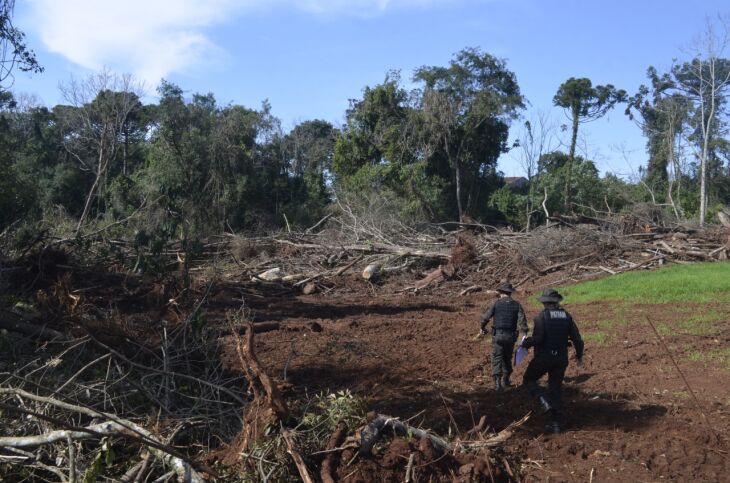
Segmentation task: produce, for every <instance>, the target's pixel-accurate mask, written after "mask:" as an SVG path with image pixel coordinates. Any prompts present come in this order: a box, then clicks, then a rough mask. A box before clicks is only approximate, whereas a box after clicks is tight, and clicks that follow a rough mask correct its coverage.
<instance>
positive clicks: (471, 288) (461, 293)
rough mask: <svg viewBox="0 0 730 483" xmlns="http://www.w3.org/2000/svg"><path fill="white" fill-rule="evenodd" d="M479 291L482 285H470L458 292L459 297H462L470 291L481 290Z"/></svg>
mask: <svg viewBox="0 0 730 483" xmlns="http://www.w3.org/2000/svg"><path fill="white" fill-rule="evenodd" d="M481 291H482V287H480V286H479V285H472V286H471V287H467V288H465V289H464V290H462V291H461V292H459V297H463V296H464V295H469V294H470V293H474V292H481Z"/></svg>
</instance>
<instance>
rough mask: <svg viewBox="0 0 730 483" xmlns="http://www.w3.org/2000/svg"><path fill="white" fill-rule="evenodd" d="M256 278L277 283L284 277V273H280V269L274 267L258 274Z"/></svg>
mask: <svg viewBox="0 0 730 483" xmlns="http://www.w3.org/2000/svg"><path fill="white" fill-rule="evenodd" d="M256 277H257V278H260V279H261V280H266V281H267V282H278V281H279V280H281V279H282V278H283V277H284V273H283V272H282V270H281V268H279V267H276V268H272V269H270V270H266V271H265V272H262V273H259V274H258V275H257V276H256Z"/></svg>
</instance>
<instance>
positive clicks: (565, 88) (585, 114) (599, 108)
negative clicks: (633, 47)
mask: <svg viewBox="0 0 730 483" xmlns="http://www.w3.org/2000/svg"><path fill="white" fill-rule="evenodd" d="M625 100H626V91H624V90H623V89H618V90H617V89H616V88H615V87H614V86H613V85H611V84H606V85H605V86H602V85H598V86H595V87H594V86H593V83H592V82H591V80H590V79H586V78H585V77H584V78H580V79H576V78H574V77H571V78H570V79H568V80H567V81H565V82H563V83H562V84H561V85H560V87H559V88H558V92H557V94H555V96H554V97H553V104H555V105H556V106H558V107H562V108H563V109H565V111H566V114H567V116H568V119H569V120H570V121H571V137H570V151H569V152H568V169H567V173H566V177H565V189H564V192H565V193H564V198H563V199H564V200H565V207H564V209H565V210H566V211H568V210H571V209H572V206H571V196H572V188H571V182H572V169H573V162H574V160H575V147H576V144H577V142H578V126H579V125H580V124H582V123H585V122H590V121H595V120H596V119H599V118H601V117H603V116H604V115H605V114H606V113H607V112H608V111H609V110H610V109H611V108H613V107H614V106H615V105H616V104H617V103H618V102H624V101H625Z"/></svg>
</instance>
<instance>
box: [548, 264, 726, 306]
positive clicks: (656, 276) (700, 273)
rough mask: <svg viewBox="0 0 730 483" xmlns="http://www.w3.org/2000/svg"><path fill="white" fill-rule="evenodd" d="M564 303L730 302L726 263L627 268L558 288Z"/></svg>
mask: <svg viewBox="0 0 730 483" xmlns="http://www.w3.org/2000/svg"><path fill="white" fill-rule="evenodd" d="M560 292H561V293H562V294H563V295H564V296H565V298H566V302H568V303H571V304H572V303H580V302H591V301H621V302H629V303H632V304H641V303H648V304H662V303H671V302H681V301H691V302H730V263H728V262H720V263H696V264H692V265H673V266H670V267H666V268H662V269H659V270H653V271H642V272H628V273H624V274H620V275H616V276H612V277H607V278H603V279H600V280H594V281H590V282H584V283H581V284H578V285H570V286H566V287H562V288H560Z"/></svg>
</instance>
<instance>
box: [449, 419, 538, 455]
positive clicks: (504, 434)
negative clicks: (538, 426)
mask: <svg viewBox="0 0 730 483" xmlns="http://www.w3.org/2000/svg"><path fill="white" fill-rule="evenodd" d="M528 419H530V413H527V414H525V415H524V416H523V417H522V419H520V420H519V421H515V422H513V423H512V424H510V425H509V426H507V427H506V428H504V429H503V430H502V431H500V432H499V433H497V434H496V435H494V436H492V437H491V438H488V439H485V440H483V441H467V442H460V443H457V445H456V448H457V449H464V450H468V451H473V450H479V449H482V448H495V447H497V446H502V445H503V444H504V443H505V442H506V441H507V440H508V439H510V438H511V437H512V436H513V435H514V433H515V430H516V429H517V428H519V427H520V426H522V425H523V424H525V423H526V422H527V420H528Z"/></svg>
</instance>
